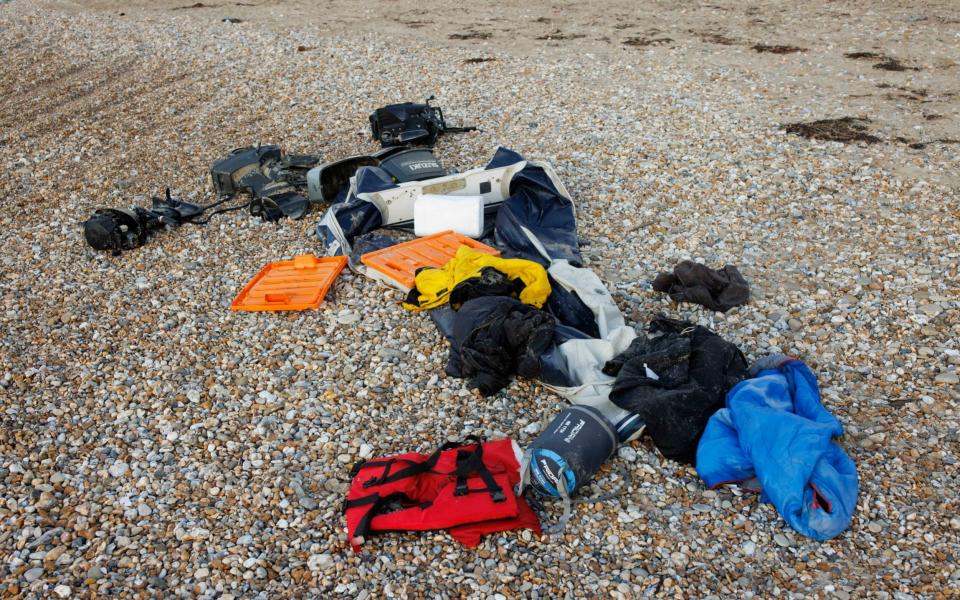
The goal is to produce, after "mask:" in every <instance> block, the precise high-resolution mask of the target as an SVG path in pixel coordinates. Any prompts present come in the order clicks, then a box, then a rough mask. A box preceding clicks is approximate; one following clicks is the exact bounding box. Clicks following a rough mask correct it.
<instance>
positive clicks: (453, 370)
mask: <svg viewBox="0 0 960 600" xmlns="http://www.w3.org/2000/svg"><path fill="white" fill-rule="evenodd" d="M555 325H556V320H555V319H554V318H553V316H552V315H550V314H548V313H546V312H544V311H542V310H537V309H536V308H534V307H532V306H530V305H528V304H524V303H522V302H520V301H519V300H515V299H513V298H509V297H505V296H486V297H482V298H475V299H473V300H468V301H467V302H465V303H464V304H463V306H462V307H461V308H460V310H458V311H456V312H455V313H454V315H453V318H452V324H451V326H450V328H451V335H450V358H449V360H448V362H447V368H446V372H447V375H450V376H451V377H462V378H466V379H467V380H468V381H467V387H468V388H470V389H478V390H480V393H481V394H483V395H484V396H491V395H493V394H496V393H497V392H499V391H500V390H502V389H503V388H505V387H506V386H507V385H508V384H509V383H510V380H511V378H512V377H513V376H514V375H521V376H523V377H530V378H534V377H536V376H537V375H538V374H539V373H540V355H541V354H543V353H544V351H545V350H546V349H547V348H548V347H549V346H550V343H551V342H552V341H553V329H554V326H555Z"/></svg>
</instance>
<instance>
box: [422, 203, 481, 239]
mask: <svg viewBox="0 0 960 600" xmlns="http://www.w3.org/2000/svg"><path fill="white" fill-rule="evenodd" d="M451 229H452V230H453V231H456V232H457V233H459V234H462V235H465V236H467V237H471V238H478V237H480V236H481V235H482V234H483V196H440V195H434V194H424V195H422V196H419V197H417V199H416V201H415V202H414V205H413V231H414V233H415V234H417V236H425V235H433V234H435V233H440V232H441V231H449V230H451Z"/></svg>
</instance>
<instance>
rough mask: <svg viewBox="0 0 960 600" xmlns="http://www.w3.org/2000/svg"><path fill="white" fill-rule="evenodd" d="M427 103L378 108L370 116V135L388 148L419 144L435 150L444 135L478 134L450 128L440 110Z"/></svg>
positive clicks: (461, 128) (467, 129)
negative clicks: (432, 147) (436, 144)
mask: <svg viewBox="0 0 960 600" xmlns="http://www.w3.org/2000/svg"><path fill="white" fill-rule="evenodd" d="M431 100H433V96H430V97H429V98H427V101H426V103H424V104H419V103H416V102H403V103H401V104H390V105H388V106H384V107H382V108H378V109H377V110H375V111H373V113H371V114H370V132H371V133H372V134H373V139H375V140H377V141H378V142H380V144H381V145H382V146H383V147H384V148H387V147H389V146H403V145H406V144H417V145H425V146H433V144H434V143H435V142H436V141H437V138H438V137H439V136H440V135H442V134H443V133H463V132H465V131H475V130H476V129H477V128H476V127H448V126H447V123H446V121H445V120H444V118H443V110H441V109H440V107H439V106H430V101H431Z"/></svg>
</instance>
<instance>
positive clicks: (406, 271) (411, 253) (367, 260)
mask: <svg viewBox="0 0 960 600" xmlns="http://www.w3.org/2000/svg"><path fill="white" fill-rule="evenodd" d="M460 246H469V247H471V248H473V249H474V250H477V251H478V252H483V253H485V254H490V255H491V256H500V251H499V250H497V249H496V248H491V247H490V246H487V245H486V244H481V243H480V242H478V241H477V240H474V239H471V238H468V237H467V236H465V235H460V234H459V233H455V232H453V231H444V232H441V233H435V234H434V235H428V236H427V237H422V238H418V239H415V240H410V241H409V242H404V243H402V244H397V245H396V246H390V247H389V248H384V249H383V250H376V251H375V252H368V253H367V254H364V255H363V256H361V257H360V260H361V261H362V262H363V264H365V265H367V266H368V267H370V268H371V269H374V270H375V271H378V272H379V273H380V274H381V275H383V276H384V277H385V278H386V279H389V280H391V281H394V282H396V283H397V284H399V285H401V286H402V287H404V288H406V289H411V288H412V287H413V286H414V277H415V276H416V274H417V269H421V268H423V267H442V266H443V265H445V264H447V263H448V262H450V259H452V258H453V257H454V256H455V255H456V254H457V248H459V247H460Z"/></svg>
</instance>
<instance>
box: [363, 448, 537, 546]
mask: <svg viewBox="0 0 960 600" xmlns="http://www.w3.org/2000/svg"><path fill="white" fill-rule="evenodd" d="M471 437H472V436H471ZM473 439H474V440H476V438H473ZM354 473H355V476H354V479H353V482H352V484H351V485H350V491H349V492H348V493H347V500H346V502H344V510H345V512H346V516H347V533H348V535H349V537H350V544H351V545H352V546H353V549H354V550H355V551H356V550H358V549H359V546H360V544H361V543H362V541H361V540H360V539H359V538H363V537H364V536H367V535H368V534H369V533H371V532H374V531H390V530H394V531H400V530H403V531H407V530H430V529H450V531H451V534H453V535H454V537H455V538H457V539H459V540H461V541H463V543H464V544H465V545H468V546H476V545H477V544H479V543H480V536H482V535H483V534H484V533H491V532H495V531H506V530H509V529H517V528H520V527H527V528H532V529H534V530H536V531H538V532H539V522H538V521H537V519H536V515H534V514H533V511H531V510H530V508H529V506H527V504H526V502H525V501H524V500H523V498H518V497H517V496H516V494H515V493H514V488H515V486H516V485H517V484H518V483H519V482H520V465H519V463H518V461H517V452H516V450H515V445H514V443H513V441H512V440H509V439H504V440H498V441H495V442H484V443H479V442H478V443H473V444H468V445H460V444H445V445H444V446H442V447H441V448H440V449H438V450H437V451H436V452H434V453H433V454H431V455H429V456H427V455H425V454H420V453H416V452H412V453H407V454H399V455H397V456H392V457H389V458H384V459H379V460H371V461H367V462H365V463H362V464H360V465H358V466H357V467H355V468H354ZM396 504H399V505H400V509H399V510H394V511H392V512H385V509H387V508H388V507H390V506H391V505H396ZM531 517H532V518H531Z"/></svg>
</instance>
